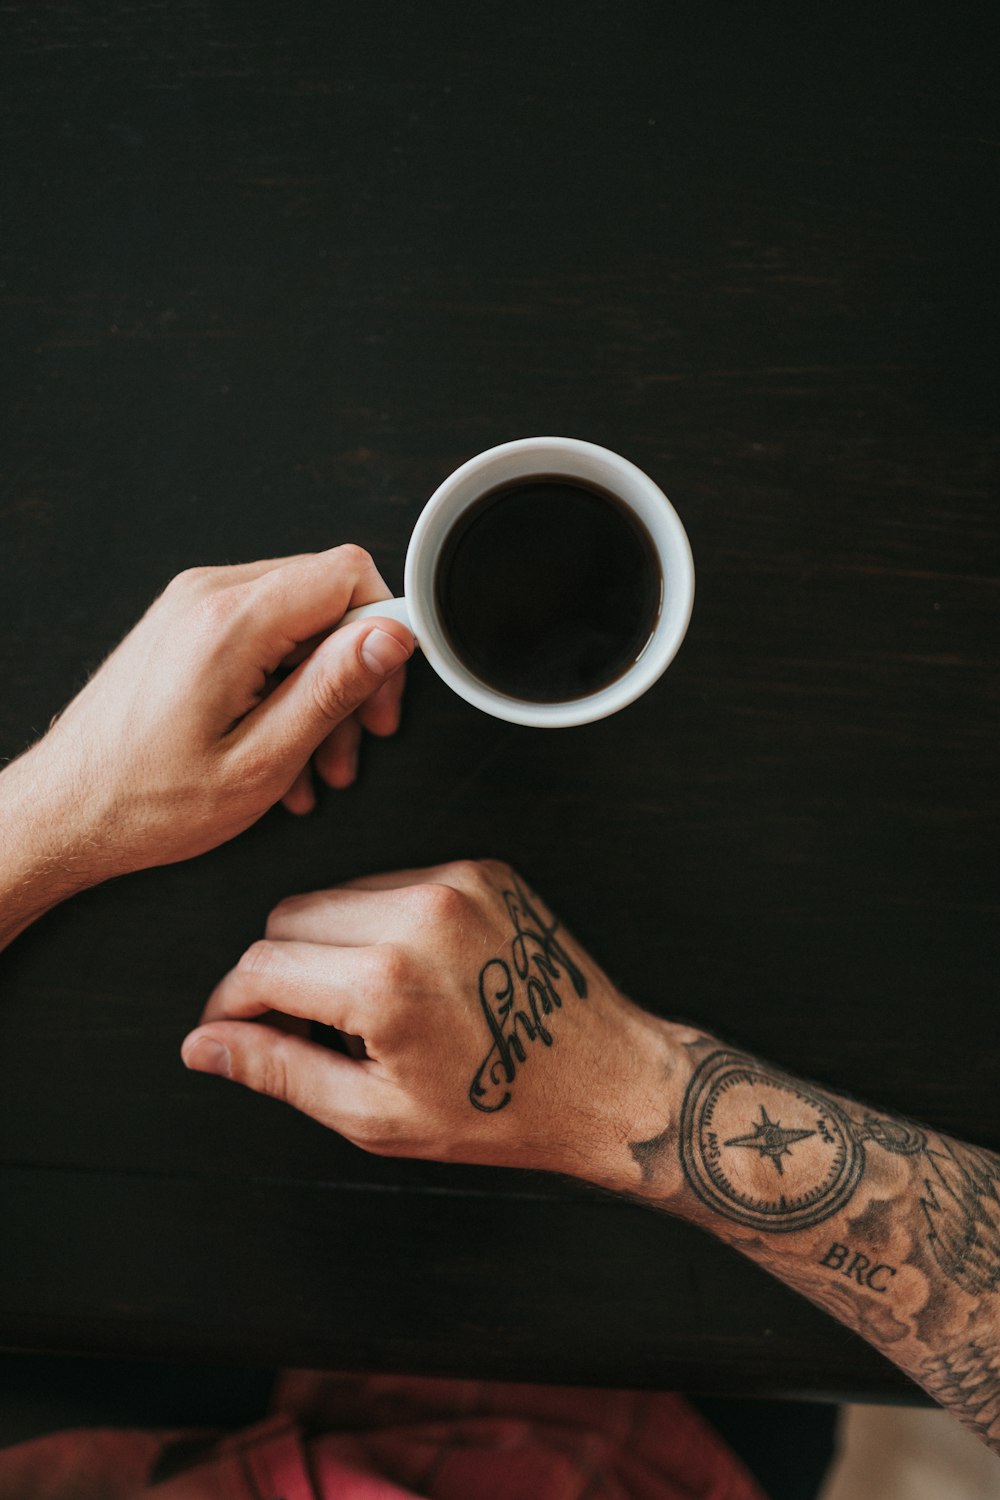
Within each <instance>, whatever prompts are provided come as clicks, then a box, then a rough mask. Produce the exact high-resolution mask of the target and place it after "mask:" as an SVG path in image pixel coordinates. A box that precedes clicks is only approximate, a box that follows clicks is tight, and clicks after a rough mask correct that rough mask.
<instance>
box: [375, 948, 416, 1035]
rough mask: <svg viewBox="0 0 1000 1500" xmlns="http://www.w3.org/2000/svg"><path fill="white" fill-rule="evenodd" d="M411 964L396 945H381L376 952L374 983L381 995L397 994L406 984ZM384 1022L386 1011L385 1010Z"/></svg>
mask: <svg viewBox="0 0 1000 1500" xmlns="http://www.w3.org/2000/svg"><path fill="white" fill-rule="evenodd" d="M409 972H410V962H409V959H408V958H407V955H406V953H405V951H404V950H403V949H402V948H400V947H399V946H398V945H397V944H396V943H380V944H379V946H378V947H377V948H376V950H375V959H374V973H373V974H372V980H373V983H374V984H375V985H376V986H377V988H378V991H379V993H380V994H381V995H383V996H384V995H385V994H390V995H392V994H396V993H397V992H398V991H400V990H401V989H402V988H403V987H404V985H405V984H406V981H407V978H408V976H409ZM382 1018H383V1020H384V1019H385V1010H384V1009H383V1017H382Z"/></svg>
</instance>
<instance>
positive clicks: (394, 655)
mask: <svg viewBox="0 0 1000 1500" xmlns="http://www.w3.org/2000/svg"><path fill="white" fill-rule="evenodd" d="M415 644H416V643H415V641H414V639H413V635H412V633H411V632H410V631H409V630H407V628H406V626H405V625H403V624H401V623H400V622H399V621H398V620H389V619H379V618H375V619H369V620H364V621H358V623H357V624H355V625H348V626H346V627H345V628H344V629H343V630H335V631H333V633H332V634H331V635H328V636H327V637H326V639H325V640H324V641H322V642H321V643H320V645H318V646H317V647H316V650H315V651H314V652H313V653H312V655H311V656H308V657H307V658H306V660H305V661H304V662H302V663H301V665H300V666H298V667H297V668H296V669H295V671H294V672H293V673H292V674H291V676H290V677H286V679H285V681H284V682H283V683H282V684H281V686H280V687H279V688H277V689H276V691H275V692H273V693H272V694H271V696H270V697H269V698H266V699H265V700H264V702H263V703H262V704H260V706H259V707H258V708H256V709H254V711H253V713H252V714H250V715H248V717H247V718H246V719H244V721H243V726H242V728H243V730H244V734H245V736H246V738H247V739H248V740H249V741H250V743H252V744H253V745H254V746H255V748H256V749H257V750H259V749H260V748H261V741H262V740H263V741H264V743H265V746H266V748H267V750H268V753H269V754H270V755H271V756H274V757H275V758H276V759H282V758H285V757H287V758H288V759H289V760H292V761H294V762H295V765H296V767H298V766H300V765H304V764H305V762H306V760H307V759H308V758H309V756H310V755H311V754H312V753H313V751H314V750H315V749H316V747H317V746H318V745H320V744H321V743H322V741H323V740H324V739H326V736H327V735H328V734H329V733H330V731H331V730H332V729H334V728H335V727H336V725H338V724H339V723H341V722H342V720H344V719H346V718H347V717H348V715H349V714H352V713H353V712H354V710H355V709H356V708H359V707H360V706H361V704H362V703H364V702H365V701H366V700H367V699H368V698H370V697H371V695H372V693H374V692H375V691H376V690H377V689H378V688H380V687H381V686H382V683H383V682H385V680H386V678H387V677H391V676H392V674H393V673H394V672H397V671H398V670H399V668H400V667H401V666H402V665H403V663H404V662H405V661H407V660H408V659H409V657H410V656H412V654H413V649H414V646H415Z"/></svg>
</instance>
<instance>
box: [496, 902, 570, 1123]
mask: <svg viewBox="0 0 1000 1500" xmlns="http://www.w3.org/2000/svg"><path fill="white" fill-rule="evenodd" d="M503 894H504V901H505V903H506V906H507V914H508V916H509V917H510V920H511V924H512V926H513V929H514V935H513V938H512V939H511V945H510V962H508V961H507V960H506V959H504V958H491V959H490V960H489V961H488V962H487V963H485V964H484V965H483V967H482V969H481V970H480V973H479V1004H480V1006H481V1008H482V1012H483V1017H484V1019H485V1021H486V1026H487V1030H488V1032H489V1035H490V1037H491V1038H492V1045H491V1047H490V1050H489V1051H488V1052H487V1054H486V1056H485V1057H484V1058H483V1060H482V1062H481V1063H480V1065H479V1067H478V1068H477V1069H476V1072H475V1076H474V1077H473V1079H472V1082H471V1084H470V1085H469V1102H470V1103H471V1104H472V1105H473V1107H474V1108H475V1109H480V1110H482V1111H483V1113H484V1114H494V1113H495V1112H496V1111H497V1110H500V1109H504V1108H505V1107H506V1106H507V1105H508V1104H509V1103H510V1101H511V1098H512V1092H511V1090H512V1087H513V1084H514V1080H515V1078H516V1076H517V1069H518V1067H519V1066H521V1065H523V1064H524V1063H525V1062H526V1061H527V1056H528V1054H527V1052H526V1050H525V1043H526V1042H541V1043H542V1045H543V1046H545V1047H551V1046H552V1042H553V1037H552V1033H551V1031H550V1030H549V1027H548V1025H547V1024H546V1023H547V1021H548V1018H549V1017H550V1016H551V1015H552V1014H553V1012H554V1011H556V1010H560V1009H561V1008H562V1003H563V1002H562V995H561V994H560V992H559V990H558V989H557V987H556V981H557V980H563V979H564V978H566V979H568V980H569V982H570V984H571V985H572V987H573V989H574V990H575V992H576V994H577V995H578V996H579V998H580V999H581V1000H585V999H586V998H587V980H586V978H585V976H584V975H583V973H582V972H581V971H580V969H579V968H578V967H577V966H576V964H574V962H573V960H572V959H571V958H570V956H569V954H568V953H567V952H566V949H565V948H564V946H563V945H562V943H561V942H560V941H559V940H558V938H557V937H556V933H557V931H558V930H559V923H558V922H557V921H556V919H555V918H554V917H553V918H551V919H550V920H549V921H546V920H545V918H544V917H543V916H542V915H541V912H540V911H539V909H538V907H537V906H535V905H534V904H533V900H532V898H531V897H529V895H528V893H527V892H526V891H525V890H524V888H523V887H522V886H521V884H520V882H519V881H518V880H517V878H516V877H515V879H514V889H513V890H508V891H504V893H503Z"/></svg>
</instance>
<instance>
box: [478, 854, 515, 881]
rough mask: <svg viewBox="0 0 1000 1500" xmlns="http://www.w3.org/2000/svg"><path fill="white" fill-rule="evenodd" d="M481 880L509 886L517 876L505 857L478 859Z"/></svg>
mask: <svg viewBox="0 0 1000 1500" xmlns="http://www.w3.org/2000/svg"><path fill="white" fill-rule="evenodd" d="M475 863H476V866H477V869H478V871H479V879H480V881H483V880H485V881H486V882H488V883H490V884H492V885H494V886H498V887H501V886H509V885H510V883H511V881H512V880H513V879H514V878H515V876H514V871H513V869H512V867H511V866H510V865H509V864H507V862H506V860H503V859H480V860H476V862H475Z"/></svg>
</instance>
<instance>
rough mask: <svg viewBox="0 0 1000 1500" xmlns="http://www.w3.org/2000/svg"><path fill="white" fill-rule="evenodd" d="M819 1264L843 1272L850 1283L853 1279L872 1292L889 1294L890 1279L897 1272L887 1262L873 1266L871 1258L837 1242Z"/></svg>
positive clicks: (821, 1258)
mask: <svg viewBox="0 0 1000 1500" xmlns="http://www.w3.org/2000/svg"><path fill="white" fill-rule="evenodd" d="M848 1257H850V1259H848ZM818 1264H819V1265H821V1266H829V1268H830V1270H831V1271H841V1272H843V1274H844V1275H845V1276H846V1277H847V1279H848V1281H850V1280H851V1279H852V1278H853V1279H854V1280H855V1281H856V1282H857V1283H858V1286H861V1287H867V1288H868V1290H869V1291H870V1292H887V1291H888V1290H889V1279H890V1277H893V1276H895V1274H896V1270H897V1268H896V1266H890V1265H887V1264H886V1263H885V1261H880V1262H879V1264H878V1265H872V1262H871V1260H870V1258H869V1257H868V1256H867V1255H862V1253H861V1251H860V1250H854V1251H852V1250H851V1249H850V1248H849V1246H847V1245H841V1244H839V1243H838V1242H837V1241H836V1240H834V1242H833V1244H832V1245H831V1246H830V1248H829V1250H828V1251H827V1252H826V1254H825V1255H823V1256H821V1257H820V1260H819V1262H818Z"/></svg>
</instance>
